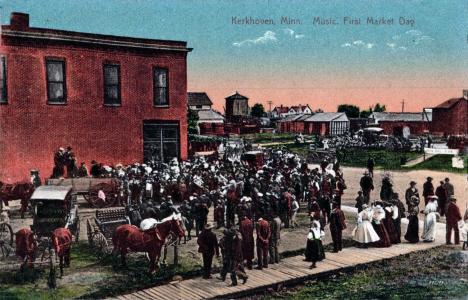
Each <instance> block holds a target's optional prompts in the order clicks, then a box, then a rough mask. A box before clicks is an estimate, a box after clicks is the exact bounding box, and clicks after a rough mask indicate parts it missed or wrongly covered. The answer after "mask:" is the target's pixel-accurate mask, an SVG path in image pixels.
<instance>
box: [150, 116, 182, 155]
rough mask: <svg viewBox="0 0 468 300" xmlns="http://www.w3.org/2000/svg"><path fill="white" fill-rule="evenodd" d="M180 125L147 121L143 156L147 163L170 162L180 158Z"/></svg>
mask: <svg viewBox="0 0 468 300" xmlns="http://www.w3.org/2000/svg"><path fill="white" fill-rule="evenodd" d="M179 149H180V137H179V124H174V123H172V124H170V123H169V124H168V123H159V122H156V121H147V122H146V121H145V122H144V123H143V151H144V153H143V156H144V160H145V162H150V161H160V162H165V163H167V162H169V161H170V160H171V159H173V158H179V157H180V155H179V152H180V150H179Z"/></svg>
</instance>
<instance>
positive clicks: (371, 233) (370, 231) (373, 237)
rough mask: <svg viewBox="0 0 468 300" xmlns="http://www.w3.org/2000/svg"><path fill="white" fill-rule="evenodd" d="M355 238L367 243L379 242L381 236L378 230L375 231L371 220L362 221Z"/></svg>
mask: <svg viewBox="0 0 468 300" xmlns="http://www.w3.org/2000/svg"><path fill="white" fill-rule="evenodd" d="M354 240H355V241H357V242H359V243H363V244H367V243H373V242H377V241H378V240H380V238H379V236H378V235H377V232H375V230H374V227H372V224H371V222H369V221H362V222H361V223H360V224H359V225H358V227H357V229H356V233H355V234H354Z"/></svg>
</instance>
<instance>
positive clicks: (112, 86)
mask: <svg viewBox="0 0 468 300" xmlns="http://www.w3.org/2000/svg"><path fill="white" fill-rule="evenodd" d="M103 73H104V105H113V106H120V105H122V101H121V97H120V66H119V65H113V64H104V65H103Z"/></svg>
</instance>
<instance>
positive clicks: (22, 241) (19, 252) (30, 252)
mask: <svg viewBox="0 0 468 300" xmlns="http://www.w3.org/2000/svg"><path fill="white" fill-rule="evenodd" d="M15 240H16V252H15V253H16V256H18V257H19V258H21V260H22V261H23V262H25V263H26V262H27V261H28V260H29V266H30V267H32V262H33V260H34V248H35V245H36V243H35V241H34V233H33V232H32V231H31V230H29V229H21V230H19V231H18V232H17V233H16V234H15ZM23 268H24V265H21V270H23Z"/></svg>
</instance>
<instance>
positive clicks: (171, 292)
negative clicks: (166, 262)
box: [164, 284, 186, 299]
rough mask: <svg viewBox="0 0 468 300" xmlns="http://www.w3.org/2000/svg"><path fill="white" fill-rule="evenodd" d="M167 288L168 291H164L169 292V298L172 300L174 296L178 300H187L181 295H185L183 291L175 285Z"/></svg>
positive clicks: (168, 285)
mask: <svg viewBox="0 0 468 300" xmlns="http://www.w3.org/2000/svg"><path fill="white" fill-rule="evenodd" d="M165 287H166V289H165V290H164V291H166V292H167V295H168V297H170V298H171V299H173V296H176V297H177V298H178V299H186V297H184V296H181V294H183V293H182V291H181V290H180V289H179V288H177V287H175V286H174V285H173V284H167V285H165Z"/></svg>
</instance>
